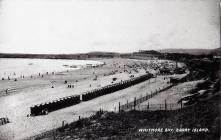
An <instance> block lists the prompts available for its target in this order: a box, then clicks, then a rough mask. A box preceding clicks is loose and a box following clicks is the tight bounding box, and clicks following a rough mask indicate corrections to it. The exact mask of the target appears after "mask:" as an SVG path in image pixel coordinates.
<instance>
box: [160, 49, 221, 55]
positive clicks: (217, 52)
mask: <svg viewBox="0 0 221 140" xmlns="http://www.w3.org/2000/svg"><path fill="white" fill-rule="evenodd" d="M157 51H159V52H161V53H187V54H192V55H202V54H213V55H220V54H221V48H217V49H161V50H157Z"/></svg>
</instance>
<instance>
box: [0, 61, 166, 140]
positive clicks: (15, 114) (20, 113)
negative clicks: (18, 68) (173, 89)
mask: <svg viewBox="0 0 221 140" xmlns="http://www.w3.org/2000/svg"><path fill="white" fill-rule="evenodd" d="M97 61H101V62H104V63H105V65H103V66H100V67H96V68H83V69H79V70H74V71H68V72H67V71H65V72H57V73H55V74H49V75H44V77H43V78H42V77H34V78H24V79H19V80H18V81H13V80H10V81H8V80H3V81H0V84H1V87H0V90H1V94H0V95H1V97H0V106H1V107H3V108H1V112H0V116H1V117H8V118H9V120H10V123H8V124H6V125H2V126H0V138H1V139H7V140H12V139H24V138H27V137H30V136H34V135H37V134H40V133H42V132H45V131H48V130H51V129H54V128H57V127H60V126H61V125H62V121H66V122H67V123H70V122H72V121H75V120H77V119H78V117H79V116H81V117H88V116H90V115H92V114H94V113H95V112H96V111H98V110H99V109H103V110H107V111H118V104H119V102H120V103H121V104H125V103H126V102H127V100H128V101H132V100H133V99H134V97H140V96H143V95H146V94H150V92H151V91H155V90H156V89H158V88H159V87H163V86H167V85H168V82H167V80H165V79H164V77H167V76H166V75H165V76H163V75H162V76H157V77H156V78H153V79H150V80H147V81H145V82H142V83H140V84H137V85H134V86H132V87H129V88H126V89H124V90H120V91H117V92H114V93H111V94H108V95H105V96H101V97H98V98H95V99H93V100H90V101H87V102H81V103H79V104H77V105H74V106H70V107H67V108H64V109H60V110H57V111H54V112H50V113H49V114H48V115H41V116H34V117H30V116H28V115H29V114H30V107H31V106H33V105H36V104H40V103H44V102H49V101H52V100H55V99H58V98H61V97H65V96H70V95H80V94H82V93H84V92H86V91H90V90H93V89H96V88H99V87H103V86H106V85H110V84H113V83H117V82H120V81H121V80H128V79H130V78H131V77H130V76H131V75H133V76H134V77H138V76H140V75H143V74H145V73H146V71H152V72H154V70H153V69H150V68H149V67H148V66H149V64H150V62H149V61H145V60H132V59H119V58H116V59H102V60H97ZM159 61H161V60H159ZM156 62H157V61H156ZM113 78H117V79H116V81H113ZM95 79H96V80H95ZM65 80H66V81H67V83H66V84H65V83H64V82H65ZM68 84H71V85H74V88H67V86H68ZM52 86H53V87H54V88H52ZM5 88H10V89H11V90H9V92H8V93H7V94H5V93H4V89H5ZM166 96H167V95H166ZM160 101H161V100H159V102H160Z"/></svg>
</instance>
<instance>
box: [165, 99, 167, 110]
mask: <svg viewBox="0 0 221 140" xmlns="http://www.w3.org/2000/svg"><path fill="white" fill-rule="evenodd" d="M165 110H167V100H165Z"/></svg>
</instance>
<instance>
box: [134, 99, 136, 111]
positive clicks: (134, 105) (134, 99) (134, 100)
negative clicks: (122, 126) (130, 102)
mask: <svg viewBox="0 0 221 140" xmlns="http://www.w3.org/2000/svg"><path fill="white" fill-rule="evenodd" d="M134 110H136V97H134Z"/></svg>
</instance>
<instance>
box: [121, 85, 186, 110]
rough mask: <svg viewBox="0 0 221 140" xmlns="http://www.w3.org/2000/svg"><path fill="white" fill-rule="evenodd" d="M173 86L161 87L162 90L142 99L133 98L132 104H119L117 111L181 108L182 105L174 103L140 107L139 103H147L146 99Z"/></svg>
mask: <svg viewBox="0 0 221 140" xmlns="http://www.w3.org/2000/svg"><path fill="white" fill-rule="evenodd" d="M173 86H174V84H170V85H169V86H167V87H163V88H162V89H160V88H159V89H158V90H156V91H154V92H151V94H148V93H147V95H146V96H144V97H140V98H136V97H134V100H133V101H132V102H128V101H127V102H126V103H125V104H123V105H121V103H120V102H119V106H118V110H119V111H123V110H124V111H128V110H135V109H139V110H140V109H144V110H147V109H148V110H167V109H173V110H174V109H178V108H182V103H181V104H180V105H179V104H176V103H172V104H171V103H169V104H168V103H166V101H165V103H164V104H151V105H150V104H149V103H148V105H140V104H141V103H143V102H145V101H147V100H148V99H150V98H152V97H154V96H156V95H157V94H159V93H160V92H163V91H165V90H167V89H169V88H171V87H173Z"/></svg>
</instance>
